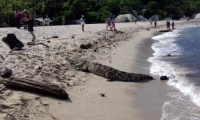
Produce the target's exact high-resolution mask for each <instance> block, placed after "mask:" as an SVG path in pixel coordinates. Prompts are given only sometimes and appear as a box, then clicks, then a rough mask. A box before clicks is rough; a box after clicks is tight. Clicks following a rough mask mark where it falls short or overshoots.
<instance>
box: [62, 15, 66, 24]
mask: <svg viewBox="0 0 200 120" xmlns="http://www.w3.org/2000/svg"><path fill="white" fill-rule="evenodd" d="M62 25H65V18H64V16H63V17H62Z"/></svg>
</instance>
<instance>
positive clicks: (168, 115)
mask: <svg viewBox="0 0 200 120" xmlns="http://www.w3.org/2000/svg"><path fill="white" fill-rule="evenodd" d="M152 39H153V40H156V42H155V43H154V44H153V45H152V49H153V50H154V51H155V52H154V53H153V57H150V58H149V59H148V61H150V62H151V63H152V65H151V68H150V72H151V73H152V74H155V75H159V76H163V75H165V76H168V77H169V80H168V82H167V84H169V85H172V86H174V87H175V88H177V89H179V90H180V92H173V93H168V94H167V95H168V96H170V97H172V98H174V99H173V100H171V101H167V102H165V103H164V105H163V108H162V118H161V120H200V25H195V26H184V27H181V28H177V29H176V30H173V31H172V32H167V33H163V34H161V35H158V36H154V37H153V38H152ZM169 55H170V56H169Z"/></svg>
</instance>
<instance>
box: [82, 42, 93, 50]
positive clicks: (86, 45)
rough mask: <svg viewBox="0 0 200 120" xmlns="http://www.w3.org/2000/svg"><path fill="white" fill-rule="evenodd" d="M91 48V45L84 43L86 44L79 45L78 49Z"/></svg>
mask: <svg viewBox="0 0 200 120" xmlns="http://www.w3.org/2000/svg"><path fill="white" fill-rule="evenodd" d="M91 46H92V44H91V43H86V44H81V45H80V48H81V49H88V48H90V47H91Z"/></svg>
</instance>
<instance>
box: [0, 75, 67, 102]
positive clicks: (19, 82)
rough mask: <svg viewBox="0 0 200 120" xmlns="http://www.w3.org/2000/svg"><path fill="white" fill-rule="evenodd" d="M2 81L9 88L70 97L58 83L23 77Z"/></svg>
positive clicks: (65, 97)
mask: <svg viewBox="0 0 200 120" xmlns="http://www.w3.org/2000/svg"><path fill="white" fill-rule="evenodd" d="M0 83H1V84H4V85H5V86H6V87H8V88H14V89H20V90H26V91H31V92H35V93H39V94H45V95H50V96H54V97H57V98H61V99H68V98H69V97H68V94H67V93H66V91H65V90H64V89H62V88H60V87H59V86H57V85H52V84H49V83H44V82H39V81H33V80H29V79H22V78H10V79H3V80H2V81H1V82H0Z"/></svg>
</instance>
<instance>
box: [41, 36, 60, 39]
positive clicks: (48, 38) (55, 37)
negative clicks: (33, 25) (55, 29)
mask: <svg viewBox="0 0 200 120" xmlns="http://www.w3.org/2000/svg"><path fill="white" fill-rule="evenodd" d="M51 38H59V37H58V36H52V37H47V38H46V40H49V39H51ZM43 39H45V37H43Z"/></svg>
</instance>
